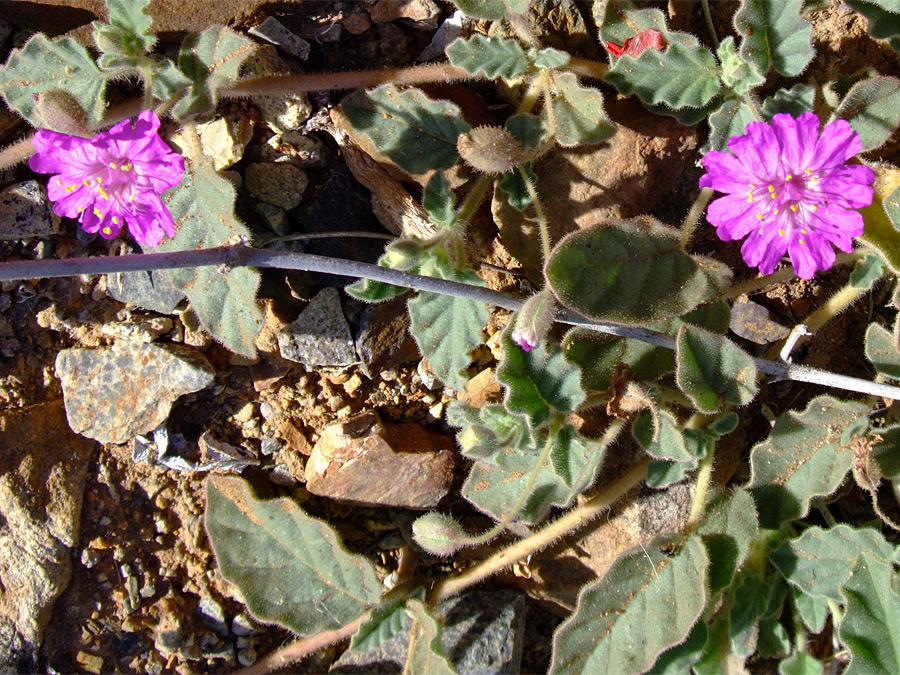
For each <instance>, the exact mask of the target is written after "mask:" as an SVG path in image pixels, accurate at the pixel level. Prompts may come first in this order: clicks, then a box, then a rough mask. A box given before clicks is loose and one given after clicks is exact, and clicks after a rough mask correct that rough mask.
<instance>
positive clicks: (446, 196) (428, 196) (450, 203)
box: [422, 171, 456, 226]
mask: <svg viewBox="0 0 900 675" xmlns="http://www.w3.org/2000/svg"><path fill="white" fill-rule="evenodd" d="M455 203H456V196H455V195H454V194H453V190H452V189H451V188H450V183H448V182H447V179H446V178H444V174H442V173H440V172H438V171H435V172H434V175H433V176H432V177H431V178H430V179H428V183H427V184H426V185H425V190H424V192H423V193H422V208H424V209H425V210H426V211H427V212H428V217H429V218H430V219H431V222H432V223H434V224H435V225H441V226H451V225H454V224H455V223H456V211H454V210H453V207H454V205H455Z"/></svg>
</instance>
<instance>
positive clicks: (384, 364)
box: [356, 298, 419, 379]
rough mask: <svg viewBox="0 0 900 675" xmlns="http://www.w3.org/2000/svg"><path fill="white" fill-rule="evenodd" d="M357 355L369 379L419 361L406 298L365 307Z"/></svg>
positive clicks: (361, 316)
mask: <svg viewBox="0 0 900 675" xmlns="http://www.w3.org/2000/svg"><path fill="white" fill-rule="evenodd" d="M356 353H357V354H359V358H360V361H361V362H362V369H363V372H364V373H365V374H366V377H368V378H369V379H372V378H373V374H375V373H379V372H381V371H383V370H387V369H388V368H394V367H396V366H398V365H400V364H401V363H409V362H410V361H415V360H416V359H418V358H419V348H418V346H416V341H415V340H414V339H413V336H412V335H411V334H410V332H409V314H408V313H407V311H406V299H405V298H401V299H395V300H389V301H388V302H380V303H378V304H377V305H366V307H365V308H364V309H363V311H362V313H361V314H360V317H359V333H358V335H357V337H356Z"/></svg>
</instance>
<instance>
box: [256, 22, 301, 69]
mask: <svg viewBox="0 0 900 675" xmlns="http://www.w3.org/2000/svg"><path fill="white" fill-rule="evenodd" d="M247 32H248V33H250V35H252V36H253V37H258V38H260V39H262V40H265V41H266V42H270V43H271V44H273V45H275V46H277V47H281V48H282V49H283V50H284V51H286V52H287V53H288V54H291V55H293V56H296V57H297V58H298V59H300V60H301V61H306V59H308V58H309V50H310V48H311V45H310V44H309V43H308V42H307V41H306V40H304V39H303V38H301V37H298V36H296V35H294V34H293V33H292V32H291V31H289V30H288V29H287V28H285V27H284V24H283V23H281V22H280V21H279V20H278V19H276V18H275V17H273V16H270V17H268V18H267V19H266V20H265V21H263V22H262V23H261V24H259V25H258V26H254V27H253V28H251V29H250V30H248V31H247Z"/></svg>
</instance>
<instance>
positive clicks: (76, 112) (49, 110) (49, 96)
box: [34, 88, 91, 138]
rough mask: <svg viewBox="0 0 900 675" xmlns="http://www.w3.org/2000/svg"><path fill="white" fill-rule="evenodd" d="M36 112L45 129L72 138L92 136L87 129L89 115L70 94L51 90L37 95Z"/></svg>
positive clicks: (60, 90) (59, 90)
mask: <svg viewBox="0 0 900 675" xmlns="http://www.w3.org/2000/svg"><path fill="white" fill-rule="evenodd" d="M35 98H36V102H35V106H34V107H35V112H37V115H38V118H39V119H40V120H41V124H42V125H43V127H44V128H45V129H50V130H51V131H58V132H60V133H63V134H69V135H70V136H84V137H85V138H87V137H89V136H91V133H90V132H89V131H88V129H87V122H88V119H87V114H86V113H85V112H84V108H82V107H81V104H80V103H79V102H78V101H77V100H76V99H75V97H74V96H72V95H71V94H70V93H69V92H67V91H63V90H62V89H56V88H50V89H47V90H46V91H44V92H43V93H41V94H35Z"/></svg>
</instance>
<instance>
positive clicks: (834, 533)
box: [769, 523, 894, 602]
mask: <svg viewBox="0 0 900 675" xmlns="http://www.w3.org/2000/svg"><path fill="white" fill-rule="evenodd" d="M861 553H868V554H869V555H871V556H873V557H874V558H876V559H878V560H879V561H882V562H890V560H891V556H892V555H893V554H894V549H893V547H892V546H891V545H890V544H889V543H888V542H887V540H886V539H885V538H884V535H882V534H881V532H878V531H877V530H873V529H871V528H853V527H850V526H849V525H845V524H843V523H842V524H840V525H836V526H834V527H832V528H830V529H828V530H824V529H822V528H821V527H811V528H810V529H808V530H806V532H804V533H803V535H802V536H801V537H798V538H797V539H792V540H789V541H785V542H784V543H783V544H782V545H781V546H779V547H778V548H777V549H775V550H774V551H772V552H771V553H770V554H769V560H771V561H772V564H774V565H775V567H777V568H778V570H779V571H780V572H781V573H782V575H784V578H785V579H787V580H788V582H790V583H791V584H793V585H794V586H796V587H797V588H799V589H800V590H801V591H803V592H804V593H806V594H807V595H810V596H812V597H824V598H828V599H830V600H834V601H835V602H841V595H840V590H841V587H842V586H843V585H844V582H846V581H847V579H849V578H850V573H851V571H852V570H853V566H854V565H855V564H856V560H857V558H859V555H860V554H861Z"/></svg>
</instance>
